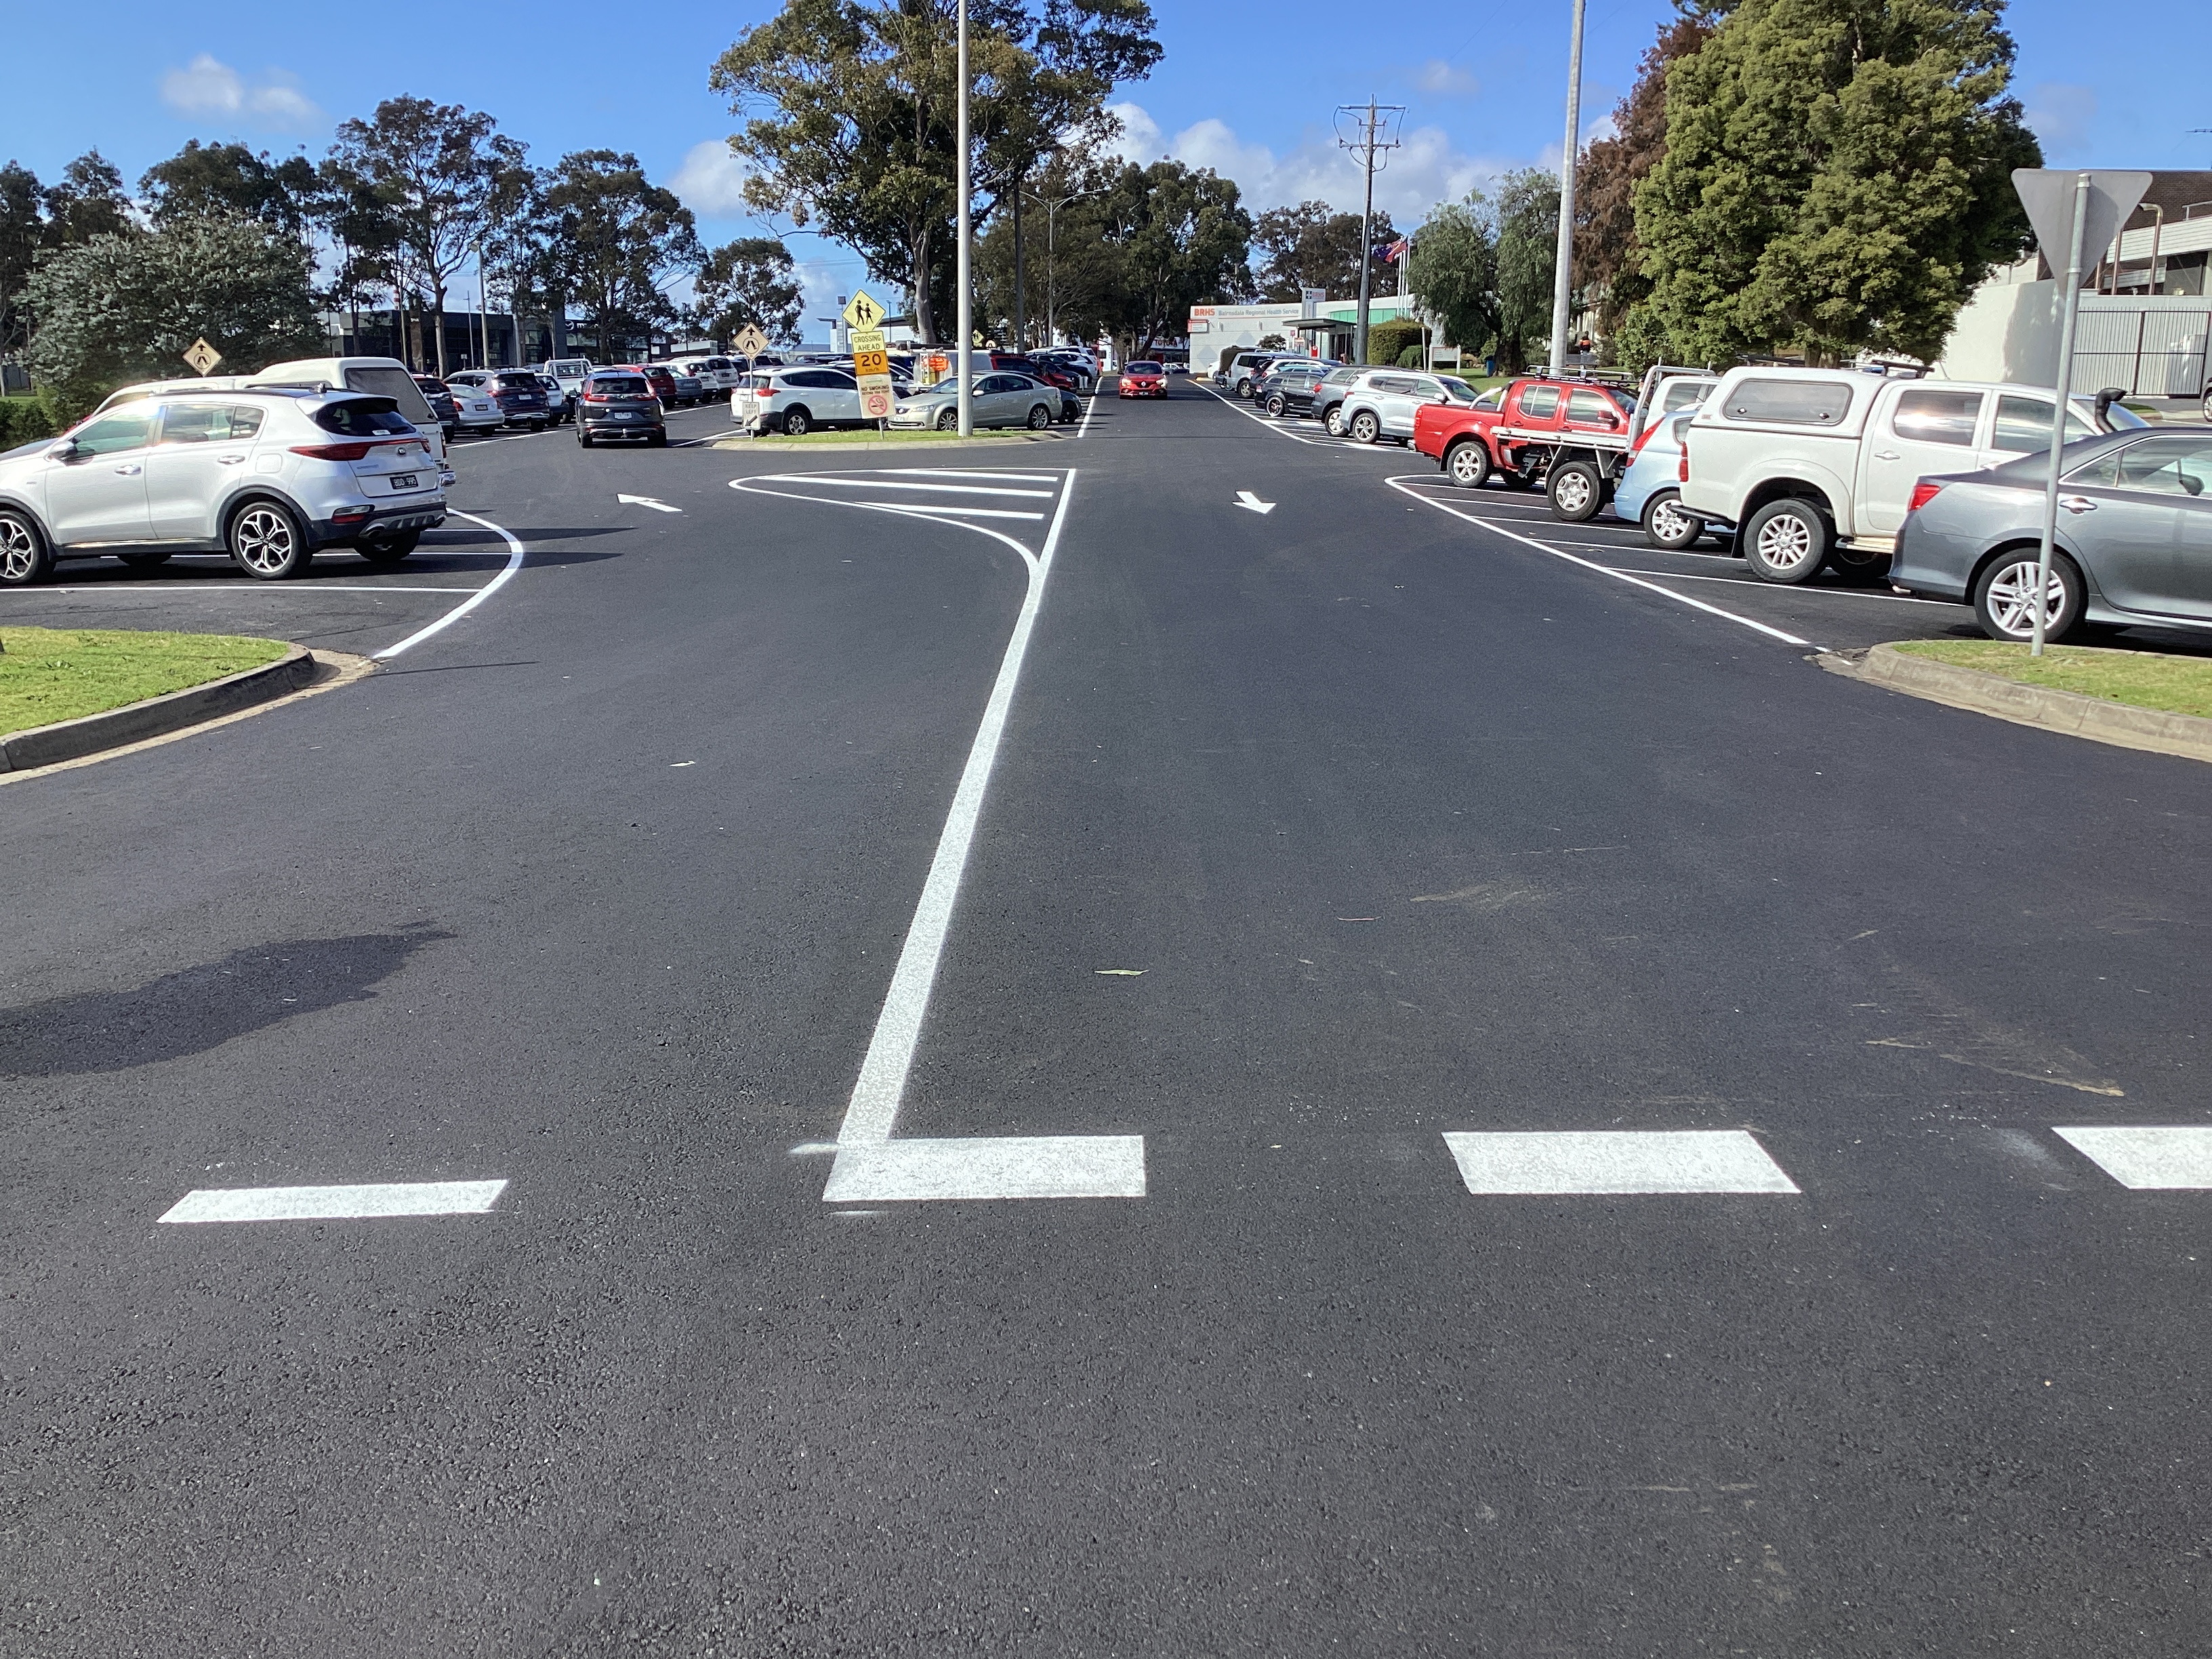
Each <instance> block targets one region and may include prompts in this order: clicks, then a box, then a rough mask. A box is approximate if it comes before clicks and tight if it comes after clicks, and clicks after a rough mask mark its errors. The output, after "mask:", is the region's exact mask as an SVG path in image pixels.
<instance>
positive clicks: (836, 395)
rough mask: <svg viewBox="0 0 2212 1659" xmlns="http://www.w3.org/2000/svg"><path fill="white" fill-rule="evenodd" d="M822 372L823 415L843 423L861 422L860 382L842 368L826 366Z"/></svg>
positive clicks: (855, 423)
mask: <svg viewBox="0 0 2212 1659" xmlns="http://www.w3.org/2000/svg"><path fill="white" fill-rule="evenodd" d="M821 374H822V401H823V410H822V411H821V413H822V417H823V418H824V419H827V420H832V421H836V422H839V423H840V424H842V425H847V426H857V425H859V424H860V418H861V416H860V382H859V381H858V380H854V378H853V377H852V376H851V375H850V374H847V373H845V371H844V370H843V369H842V368H825V369H823V370H822V371H821Z"/></svg>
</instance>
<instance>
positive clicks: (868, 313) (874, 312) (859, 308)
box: [845, 289, 890, 329]
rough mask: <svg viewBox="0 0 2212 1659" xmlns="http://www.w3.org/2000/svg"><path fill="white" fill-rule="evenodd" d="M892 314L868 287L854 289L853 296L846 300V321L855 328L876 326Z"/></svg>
mask: <svg viewBox="0 0 2212 1659" xmlns="http://www.w3.org/2000/svg"><path fill="white" fill-rule="evenodd" d="M888 316H890V312H888V311H885V310H884V308H883V306H882V305H881V304H880V303H879V302H878V301H877V300H876V298H875V296H874V295H871V294H870V293H869V292H868V291H867V290H866V289H854V290H853V297H852V298H851V299H849V300H848V301H846V302H845V321H846V324H847V325H848V326H850V327H853V328H863V329H866V328H874V327H876V326H877V325H878V324H880V323H881V322H882V321H883V320H884V318H886V317H888Z"/></svg>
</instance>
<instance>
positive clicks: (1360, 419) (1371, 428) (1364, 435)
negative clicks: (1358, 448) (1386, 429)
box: [1351, 409, 1383, 444]
mask: <svg viewBox="0 0 2212 1659" xmlns="http://www.w3.org/2000/svg"><path fill="white" fill-rule="evenodd" d="M1351 431H1352V442H1354V443H1360V444H1371V443H1373V442H1374V441H1376V439H1377V438H1379V437H1381V436H1382V435H1383V422H1381V421H1379V420H1377V419H1376V416H1375V411H1374V410H1371V409H1363V410H1360V411H1359V413H1358V414H1357V415H1355V416H1352V427H1351Z"/></svg>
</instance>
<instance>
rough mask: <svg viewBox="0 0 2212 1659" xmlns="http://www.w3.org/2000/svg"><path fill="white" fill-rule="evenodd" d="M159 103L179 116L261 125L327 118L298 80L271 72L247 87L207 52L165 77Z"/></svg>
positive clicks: (305, 123) (296, 124)
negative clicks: (228, 118)
mask: <svg viewBox="0 0 2212 1659" xmlns="http://www.w3.org/2000/svg"><path fill="white" fill-rule="evenodd" d="M161 101H162V102H163V103H165V104H167V106H169V107H170V108H171V109H173V110H174V111H175V112H177V113H178V114H179V115H189V116H209V115H228V116H232V117H235V118H245V119H246V120H248V121H250V122H252V123H253V124H254V125H260V126H274V127H304V126H313V125H314V124H315V123H317V122H319V121H320V120H321V119H322V118H323V112H322V111H321V110H320V109H319V108H317V107H316V106H315V103H314V100H313V99H311V98H309V97H308V96H307V94H305V93H303V92H301V90H300V88H299V77H298V76H294V75H289V74H287V73H286V72H285V71H283V70H270V71H269V72H268V74H267V75H265V76H264V77H263V78H262V79H261V81H260V82H258V83H256V84H254V85H251V86H249V85H248V84H247V83H246V80H245V78H244V77H243V76H240V74H239V72H238V71H237V70H234V69H233V68H231V67H230V65H229V64H224V63H221V62H218V61H217V60H216V58H214V57H212V56H211V55H210V54H209V53H207V52H202V53H200V54H199V55H198V56H197V57H196V58H193V59H192V61H191V63H189V64H186V65H185V67H184V68H182V69H180V70H179V69H173V70H168V71H167V72H166V73H165V74H164V75H163V76H161Z"/></svg>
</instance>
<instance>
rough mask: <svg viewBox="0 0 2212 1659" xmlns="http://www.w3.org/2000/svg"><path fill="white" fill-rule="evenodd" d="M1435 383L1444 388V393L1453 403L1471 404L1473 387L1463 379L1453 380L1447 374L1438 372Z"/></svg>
mask: <svg viewBox="0 0 2212 1659" xmlns="http://www.w3.org/2000/svg"><path fill="white" fill-rule="evenodd" d="M1437 385H1438V386H1442V387H1443V389H1444V395H1445V396H1446V397H1448V398H1450V399H1451V400H1452V401H1453V402H1454V403H1458V404H1471V403H1473V402H1474V387H1473V386H1469V385H1468V383H1467V382H1466V381H1465V380H1454V379H1452V377H1451V376H1450V375H1449V374H1439V375H1437Z"/></svg>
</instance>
